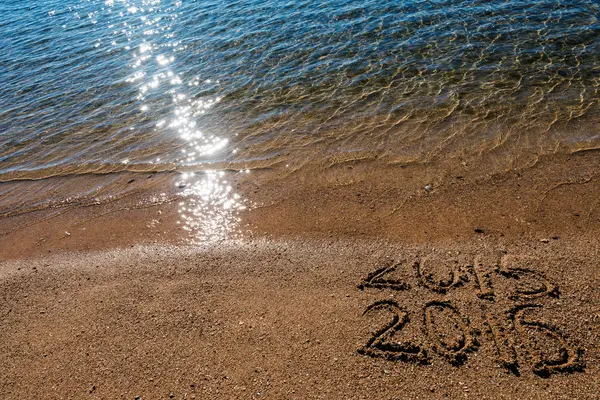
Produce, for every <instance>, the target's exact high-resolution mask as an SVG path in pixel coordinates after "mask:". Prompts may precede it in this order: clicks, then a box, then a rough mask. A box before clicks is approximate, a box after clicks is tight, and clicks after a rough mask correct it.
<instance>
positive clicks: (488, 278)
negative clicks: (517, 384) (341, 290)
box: [358, 256, 585, 377]
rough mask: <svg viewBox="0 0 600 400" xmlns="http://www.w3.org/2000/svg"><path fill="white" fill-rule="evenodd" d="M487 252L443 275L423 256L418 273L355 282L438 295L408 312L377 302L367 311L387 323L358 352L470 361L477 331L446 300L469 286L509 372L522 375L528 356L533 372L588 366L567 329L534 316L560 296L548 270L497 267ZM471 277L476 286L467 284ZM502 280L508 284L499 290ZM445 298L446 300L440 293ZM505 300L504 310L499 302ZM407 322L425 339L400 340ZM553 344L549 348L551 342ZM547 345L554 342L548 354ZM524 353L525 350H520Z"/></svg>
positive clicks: (382, 272) (380, 273) (390, 269)
mask: <svg viewBox="0 0 600 400" xmlns="http://www.w3.org/2000/svg"><path fill="white" fill-rule="evenodd" d="M482 260H483V257H479V256H478V257H475V262H473V263H468V264H462V265H461V264H460V263H458V262H455V263H454V266H453V267H452V268H451V269H450V271H448V272H447V277H446V278H444V279H436V278H435V277H434V274H432V273H431V272H427V271H426V270H425V269H424V268H423V264H422V262H421V260H420V259H417V260H416V261H415V262H414V263H413V265H412V271H413V272H414V273H413V274H412V276H413V279H412V281H411V282H409V281H408V280H407V279H401V278H397V277H394V275H395V274H394V273H395V272H396V271H397V270H400V269H402V268H406V266H405V265H403V264H395V265H392V266H387V267H383V268H379V269H377V270H375V271H373V272H372V273H370V274H368V275H367V277H366V278H364V280H363V281H362V282H361V283H360V284H359V285H358V288H359V289H361V290H365V289H379V290H391V291H396V292H400V293H402V292H405V291H409V290H411V289H414V288H415V285H416V287H418V288H419V289H425V291H426V292H430V293H431V294H432V295H433V296H434V297H436V298H437V299H436V300H430V301H424V302H423V304H421V305H420V307H419V308H420V309H419V310H418V311H416V312H414V311H413V312H411V311H409V310H408V309H407V308H405V307H403V306H401V305H400V304H399V302H398V301H396V300H395V299H385V300H379V301H376V302H374V303H372V304H371V305H369V306H368V307H367V308H366V310H365V311H364V313H363V315H368V314H372V313H376V312H379V313H385V314H386V315H388V316H389V319H388V320H387V322H386V323H385V324H383V325H381V326H379V327H377V328H376V329H375V330H374V331H373V332H372V334H371V336H370V337H369V338H368V340H367V341H366V342H365V343H364V344H363V345H362V346H361V347H360V348H359V349H358V353H359V354H362V355H366V356H370V357H377V358H384V359H387V360H391V361H403V362H414V363H420V364H429V363H431V362H432V353H434V354H437V355H439V356H440V357H441V358H442V359H444V360H446V361H447V362H449V363H450V364H453V365H457V366H459V365H463V364H465V363H466V362H468V357H469V354H471V353H474V352H476V351H478V350H479V348H480V346H481V345H482V344H481V343H480V342H479V340H478V336H479V330H478V329H474V328H473V326H472V324H471V323H470V321H469V318H468V316H467V315H465V314H464V313H463V312H461V310H460V305H459V304H456V303H457V301H456V300H449V299H444V297H446V295H447V294H448V293H449V292H450V291H452V290H462V289H459V288H468V287H470V288H471V290H472V292H473V293H474V294H475V295H476V298H478V301H479V303H480V304H479V309H480V310H481V317H482V319H483V325H484V327H485V331H487V333H488V335H487V336H488V339H489V340H488V342H490V343H491V344H493V346H494V347H495V350H496V355H497V358H498V363H499V364H500V365H501V366H502V367H503V368H505V369H506V371H508V372H512V373H514V374H515V375H520V369H521V365H520V361H519V360H526V362H529V363H530V364H531V365H530V366H529V367H530V370H531V371H532V372H533V373H535V374H537V375H539V376H542V377H547V376H549V375H551V374H553V373H570V372H575V371H583V369H584V367H585V365H584V363H583V351H582V350H581V349H580V348H579V347H577V346H576V345H574V344H573V343H572V342H571V340H570V339H569V338H568V335H567V334H566V333H565V332H564V330H563V329H561V328H559V327H557V326H555V325H553V324H551V323H549V322H546V321H544V320H543V319H541V318H539V317H537V318H536V317H535V316H532V315H531V314H536V313H537V314H539V311H540V310H542V309H543V307H544V306H543V304H539V303H540V301H541V300H543V299H545V298H549V297H550V298H558V297H559V293H560V292H559V288H558V286H557V285H555V284H554V283H552V282H551V281H550V280H548V279H547V278H546V277H545V276H544V275H543V274H541V273H540V272H537V271H535V270H532V269H527V268H517V267H510V266H508V267H507V266H504V265H500V264H502V263H497V264H495V265H491V268H490V265H485V262H483V261H482ZM469 282H472V285H467V283H469ZM497 286H502V287H503V289H504V290H497V289H495V288H496V287H497ZM440 297H441V298H442V299H440ZM500 299H502V300H503V301H504V303H507V304H504V305H502V306H501V307H502V309H501V311H498V307H492V306H493V305H495V304H497V300H500ZM409 324H419V325H420V329H419V331H420V332H421V335H420V337H416V338H415V337H414V336H413V337H411V338H410V339H409V340H404V341H399V340H397V339H395V337H396V336H397V334H399V333H400V332H401V331H402V330H404V329H405V328H407V327H408V325H409ZM550 345H552V346H550ZM544 347H554V348H555V350H556V351H555V352H554V353H553V354H552V355H551V356H550V355H548V354H547V351H544ZM519 353H523V354H519Z"/></svg>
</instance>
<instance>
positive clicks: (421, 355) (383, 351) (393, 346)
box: [358, 300, 428, 364]
mask: <svg viewBox="0 0 600 400" xmlns="http://www.w3.org/2000/svg"><path fill="white" fill-rule="evenodd" d="M381 311H383V312H385V313H387V314H389V316H390V319H389V320H388V321H387V322H386V323H385V324H384V325H383V326H380V327H379V328H377V329H376V330H375V331H374V332H373V333H372V335H371V337H370V338H369V340H368V341H367V343H365V344H364V345H363V346H361V347H360V348H359V349H358V353H359V354H364V355H366V356H370V357H379V358H385V359H386V360H391V361H408V362H417V363H421V364H425V363H427V362H428V357H427V353H426V352H425V351H424V350H423V347H422V345H421V344H415V343H411V342H398V341H394V336H395V335H396V333H398V332H400V331H401V330H402V329H403V328H404V327H405V326H406V325H407V324H408V323H409V322H410V319H409V316H408V312H407V311H406V310H405V309H403V308H401V307H400V306H399V305H398V303H396V302H395V301H393V300H382V301H377V302H375V303H373V304H371V305H370V306H369V307H367V309H366V310H365V312H364V313H363V315H367V314H371V313H375V312H381Z"/></svg>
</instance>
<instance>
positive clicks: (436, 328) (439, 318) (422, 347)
mask: <svg viewBox="0 0 600 400" xmlns="http://www.w3.org/2000/svg"><path fill="white" fill-rule="evenodd" d="M375 312H385V313H386V314H388V315H389V316H390V319H389V320H388V321H387V322H386V323H385V324H383V325H382V326H380V327H379V328H377V329H375V330H374V331H373V333H372V334H371V337H370V338H369V340H368V341H367V342H366V343H365V344H364V345H363V346H361V347H360V348H359V349H358V353H359V354H363V355H366V356H370V357H377V358H384V359H386V360H390V361H405V362H415V363H420V364H429V363H430V357H429V351H432V352H435V353H437V354H438V355H440V356H441V357H442V358H443V359H445V360H446V361H448V362H449V363H451V364H453V365H461V364H463V363H465V362H466V361H467V355H468V353H470V352H473V351H475V350H477V347H478V343H477V341H476V340H475V338H474V335H473V331H472V330H471V328H470V325H469V321H468V319H466V318H464V317H463V316H462V315H461V314H460V313H459V311H458V310H457V309H456V308H455V307H454V306H453V305H452V304H450V303H449V302H430V303H427V304H426V305H425V307H424V309H423V314H422V315H423V318H422V321H423V326H422V328H421V332H422V333H424V337H422V338H421V339H420V340H418V339H417V340H418V341H417V342H415V341H414V339H413V340H410V341H399V340H398V339H397V338H396V336H397V334H398V333H399V332H400V331H402V329H404V328H405V327H406V326H407V324H409V323H410V322H411V319H410V317H409V313H408V311H407V310H405V309H404V308H402V307H400V306H399V305H398V303H397V302H396V301H394V300H382V301H377V302H375V303H373V304H371V305H370V306H369V307H367V309H366V310H365V312H364V313H363V315H367V314H371V313H375Z"/></svg>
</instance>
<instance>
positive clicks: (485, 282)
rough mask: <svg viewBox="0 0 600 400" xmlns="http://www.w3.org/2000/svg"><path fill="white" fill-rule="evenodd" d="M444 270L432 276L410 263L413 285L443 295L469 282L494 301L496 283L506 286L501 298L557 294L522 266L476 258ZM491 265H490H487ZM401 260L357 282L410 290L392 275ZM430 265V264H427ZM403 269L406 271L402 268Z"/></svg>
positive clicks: (542, 278) (479, 294)
mask: <svg viewBox="0 0 600 400" xmlns="http://www.w3.org/2000/svg"><path fill="white" fill-rule="evenodd" d="M453 267H454V268H452V269H449V270H448V271H447V276H442V277H440V278H435V277H434V276H433V273H432V272H431V271H427V268H424V266H423V264H422V263H421V262H420V261H416V262H415V263H414V264H413V270H414V274H415V276H416V278H417V281H416V283H417V286H420V287H423V288H426V289H428V290H430V291H432V292H434V293H437V294H442V295H445V294H447V293H448V291H449V290H451V289H454V288H459V287H462V286H464V284H465V283H467V282H472V283H473V285H472V287H473V289H474V292H475V295H476V296H477V297H479V298H480V299H482V300H489V301H494V300H495V296H496V290H495V289H494V288H495V287H496V286H498V285H497V284H501V285H499V286H501V287H506V288H505V290H503V292H504V293H505V296H504V297H505V298H508V299H510V300H514V301H522V300H533V299H538V298H542V297H556V298H558V297H559V294H560V291H559V288H558V286H557V285H555V284H554V283H552V282H551V281H550V280H549V279H548V278H546V277H545V276H544V275H543V274H542V273H540V272H537V271H534V270H530V269H526V268H512V267H511V268H500V267H499V266H498V265H493V264H492V265H489V264H488V265H486V264H484V263H483V262H482V261H481V260H478V259H476V260H475V262H474V263H472V264H471V265H459V264H458V263H456V265H455V266H453ZM490 267H491V268H490ZM402 268H403V266H402V264H400V263H399V264H395V265H393V266H388V267H382V268H378V269H376V270H375V271H373V272H371V273H370V274H368V275H367V276H366V277H365V278H364V279H363V280H362V281H361V282H360V283H359V284H358V288H359V289H361V290H364V289H368V288H371V289H382V290H383V289H389V290H398V291H404V290H410V289H412V287H413V286H412V285H411V284H410V283H409V282H407V280H403V279H400V278H398V277H396V276H395V275H396V273H398V272H400V271H401V270H402ZM429 269H431V267H429ZM403 272H406V271H403Z"/></svg>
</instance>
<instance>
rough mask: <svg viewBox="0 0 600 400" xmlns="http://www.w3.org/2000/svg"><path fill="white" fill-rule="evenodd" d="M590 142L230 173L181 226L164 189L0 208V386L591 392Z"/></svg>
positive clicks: (524, 395)
mask: <svg viewBox="0 0 600 400" xmlns="http://www.w3.org/2000/svg"><path fill="white" fill-rule="evenodd" d="M598 161H600V156H599V155H598V154H596V152H583V153H580V154H576V155H572V156H568V157H567V156H564V157H558V156H557V157H554V158H551V159H547V160H540V161H539V162H538V163H536V164H535V165H532V166H530V167H528V168H525V169H521V170H519V171H511V172H506V173H503V174H498V175H494V176H481V175H478V174H476V173H474V172H473V171H471V173H469V171H458V170H449V169H447V168H440V167H439V166H437V167H436V166H414V165H407V166H393V167H389V168H387V169H386V168H369V166H368V165H365V164H364V163H350V164H348V163H343V164H339V165H333V166H331V167H330V168H328V169H327V171H326V172H324V173H322V174H320V175H319V176H318V177H317V178H315V177H314V176H312V177H311V176H310V174H302V173H301V172H299V171H295V172H287V173H282V172H277V173H276V172H274V171H269V170H266V171H257V172H256V173H252V174H248V175H247V176H245V177H242V176H241V175H240V177H239V178H238V177H237V175H236V173H231V177H230V178H231V179H232V181H233V185H234V188H235V190H237V191H238V192H239V193H240V194H241V195H242V196H243V197H245V198H248V199H249V201H251V202H252V204H253V206H252V207H249V209H248V210H247V211H245V212H243V213H241V214H240V215H239V217H240V219H241V220H240V221H239V224H238V225H237V228H236V229H235V230H234V232H231V233H230V234H229V235H228V236H227V237H226V238H219V240H213V241H204V242H203V243H196V244H193V245H190V244H187V245H185V244H182V243H183V241H184V239H185V238H186V236H185V235H184V233H183V232H182V230H181V226H178V225H177V224H176V222H175V221H176V220H177V212H178V210H177V202H178V201H179V200H180V199H181V197H180V196H178V195H177V193H171V194H168V196H167V197H166V199H167V200H166V201H163V202H159V203H160V204H159V203H152V204H148V205H147V206H144V204H146V203H144V202H143V201H142V200H143V199H144V198H148V196H149V194H148V191H146V192H144V191H140V192H139V193H138V194H136V195H133V196H129V197H128V199H127V202H125V203H123V201H122V202H116V203H114V204H113V203H111V204H104V205H97V206H96V205H94V206H89V207H73V208H68V209H65V210H64V211H66V212H64V213H62V212H60V213H57V212H56V209H53V210H43V211H38V212H30V213H25V214H20V215H14V216H11V217H6V218H4V219H2V230H3V233H2V236H0V246H2V247H1V248H0V255H1V257H2V259H3V260H4V261H2V262H1V263H0V285H1V286H2V289H1V292H0V293H1V299H0V318H1V328H0V365H1V369H0V398H2V399H23V398H39V399H46V398H47V399H58V398H89V399H101V398H104V399H112V398H125V399H135V398H136V396H140V398H142V399H158V398H165V399H168V398H170V397H172V398H177V399H184V398H187V399H190V398H197V399H217V398H228V399H229V398H231V399H237V398H244V399H245V398H248V399H251V398H271V399H279V398H282V399H311V398H327V399H344V398H348V399H408V398H410V399H414V398H421V399H438V398H453V399H458V398H461V399H462V398H489V399H498V398H504V399H517V398H519V399H597V398H598V393H599V392H600V366H599V365H598V360H599V357H600V352H599V350H598V345H599V344H600V290H599V288H600V272H599V268H598V254H599V253H598V251H599V249H600V241H599V240H598V237H599V236H598V230H599V228H600V223H599V218H600V209H599V207H598V205H599V204H600V202H599V200H598V195H599V194H600V180H599V179H598V178H597V176H598V173H600V162H598ZM153 179H164V180H165V181H169V180H170V179H171V177H162V178H158V177H156V178H153ZM173 179H174V178H173ZM425 185H430V188H429V189H430V190H425V189H424V186H425ZM152 190H154V189H152ZM169 196H172V197H169ZM140 199H142V200H140ZM60 210H63V209H62V208H61V209H60ZM153 221H156V222H153ZM157 226H158V227H157ZM84 228H85V229H84ZM65 231H66V232H69V234H68V235H66V234H65ZM154 242H156V244H154ZM194 396H195V397H194Z"/></svg>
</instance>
